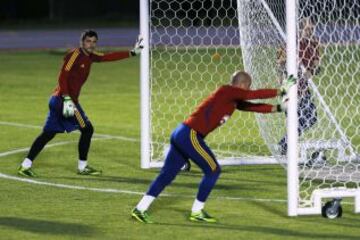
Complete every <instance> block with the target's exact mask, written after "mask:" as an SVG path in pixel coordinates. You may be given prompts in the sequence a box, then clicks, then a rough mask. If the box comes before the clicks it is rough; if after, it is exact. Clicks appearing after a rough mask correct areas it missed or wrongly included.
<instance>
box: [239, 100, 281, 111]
mask: <svg viewBox="0 0 360 240" xmlns="http://www.w3.org/2000/svg"><path fill="white" fill-rule="evenodd" d="M236 108H237V109H238V110H240V111H246V112H257V113H275V112H285V111H286V104H285V102H283V103H281V104H277V105H272V104H266V103H251V102H247V101H241V102H238V103H237V105H236Z"/></svg>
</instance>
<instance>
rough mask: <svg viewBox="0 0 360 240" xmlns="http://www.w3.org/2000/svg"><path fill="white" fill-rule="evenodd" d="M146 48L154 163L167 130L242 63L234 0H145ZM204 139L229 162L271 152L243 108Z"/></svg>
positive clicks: (160, 154)
mask: <svg viewBox="0 0 360 240" xmlns="http://www.w3.org/2000/svg"><path fill="white" fill-rule="evenodd" d="M150 51H151V61H150V63H151V64H150V72H151V74H150V75H151V83H150V84H151V163H158V162H161V161H163V159H164V151H165V150H166V148H167V144H169V137H170V134H171V131H172V130H173V129H174V128H175V127H176V126H177V125H178V124H179V123H180V122H182V121H183V120H185V118H186V117H187V116H188V115H189V114H191V112H192V111H193V110H195V108H196V106H197V105H198V104H199V103H200V102H201V100H202V99H203V98H205V97H206V96H207V95H209V94H210V93H211V92H212V91H214V90H215V89H216V88H217V87H219V86H220V85H222V84H227V83H228V81H229V79H230V76H231V74H232V73H233V72H234V71H235V70H238V69H242V68H243V64H242V58H241V48H240V36H239V27H238V17H237V9H236V1H232V0H221V1H214V0H205V1H204V0H191V1H190V0H182V1H179V0H151V1H150ZM273 87H274V86H273ZM206 141H207V143H208V144H209V146H210V147H211V148H212V149H213V151H214V152H215V154H216V156H217V158H218V159H224V160H229V161H231V162H232V163H235V164H236V163H241V160H244V159H246V160H251V159H253V160H259V157H264V156H265V157H267V156H271V154H270V152H269V150H268V148H267V146H266V144H265V143H264V141H263V139H262V137H261V135H260V133H259V129H258V126H257V123H256V120H255V118H254V115H253V114H249V113H235V114H234V115H233V116H232V118H231V120H230V121H228V122H227V123H226V124H224V125H223V126H222V127H220V128H219V129H218V130H216V131H215V132H213V133H212V134H210V135H209V136H208V137H207V138H206ZM261 159H262V158H261Z"/></svg>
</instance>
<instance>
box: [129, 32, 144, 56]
mask: <svg viewBox="0 0 360 240" xmlns="http://www.w3.org/2000/svg"><path fill="white" fill-rule="evenodd" d="M143 48H144V43H143V38H142V37H140V36H139V37H138V39H137V40H136V43H135V46H134V48H133V49H132V50H131V51H130V53H131V56H137V55H140V53H141V50H142V49H143Z"/></svg>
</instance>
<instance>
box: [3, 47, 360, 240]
mask: <svg viewBox="0 0 360 240" xmlns="http://www.w3.org/2000/svg"><path fill="white" fill-rule="evenodd" d="M61 61H62V56H60V55H54V54H48V53H47V52H18V53H2V54H0V62H1V64H0V72H1V75H0V103H1V105H0V106H1V107H0V121H6V122H15V123H21V124H30V125H36V126H41V125H42V124H43V122H44V120H45V116H46V113H47V101H48V98H49V95H50V94H51V91H52V89H53V88H54V87H55V85H56V81H57V74H58V69H59V65H60V63H61ZM233 66H234V67H235V66H237V64H234V65H233ZM214 67H215V69H216V66H214ZM225 70H226V69H225ZM225 70H222V71H225ZM138 72H139V69H138V58H132V59H128V60H125V61H122V62H115V63H106V64H94V65H93V69H92V73H91V75H90V77H89V80H88V82H87V83H86V85H85V87H84V88H83V91H82V95H81V103H82V105H83V107H84V109H85V110H86V112H87V114H88V116H89V118H90V119H91V120H92V122H93V124H94V126H95V131H96V133H103V134H111V135H118V136H125V137H129V138H134V139H139V136H140V129H139V124H140V116H139V112H140V110H139V75H138ZM223 76H225V75H223ZM222 80H223V81H226V79H225V77H224V78H223V79H222ZM194 105H195V103H194ZM230 122H231V121H230ZM230 122H229V123H230ZM39 131H40V130H39V129H33V128H24V127H15V126H7V125H0V152H5V151H9V150H14V149H18V148H24V147H28V146H29V145H30V144H31V143H32V141H33V140H34V138H35V137H36V136H37V135H38V134H39ZM254 134H255V135H256V136H257V134H258V133H257V132H254ZM78 136H79V135H78V134H69V135H64V134H63V135H58V136H57V137H56V138H55V139H54V140H53V141H52V142H51V143H54V142H60V141H77V139H78ZM139 150H140V143H139V142H138V141H135V142H131V141H122V140H119V139H112V140H97V141H94V142H93V144H92V148H91V152H90V155H89V159H90V162H91V164H92V165H93V166H94V167H98V168H101V169H103V170H104V175H103V176H101V177H83V176H78V175H76V174H75V173H76V164H77V151H76V143H75V142H74V143H70V144H68V145H62V146H57V147H52V148H48V149H45V150H44V151H43V152H42V153H41V154H40V155H39V157H38V158H37V159H36V161H35V164H34V167H35V170H36V172H37V173H38V174H39V175H40V178H39V179H37V180H39V181H43V182H50V183H58V184H68V185H74V186H84V187H93V188H101V189H108V188H111V189H118V190H128V191H133V192H144V191H146V190H147V188H148V185H149V184H150V182H151V181H152V179H154V177H155V176H156V175H157V173H158V170H157V169H151V170H142V169H140V167H139V166H140V152H139ZM24 156H25V153H24V152H23V153H17V154H13V155H9V156H6V157H1V158H0V172H1V173H3V174H8V175H12V176H13V175H14V176H15V175H16V168H17V167H18V165H19V164H20V162H21V161H22V159H23V158H24ZM200 179H201V172H200V171H199V169H197V168H196V167H194V170H193V171H192V172H190V173H182V174H180V175H179V176H178V177H177V179H176V180H175V182H174V183H173V184H172V185H171V186H170V187H168V188H167V189H166V191H165V193H167V194H170V195H171V196H167V197H166V196H164V197H160V198H159V199H158V200H157V201H156V202H155V203H154V205H153V206H152V208H151V210H150V213H151V215H152V217H153V220H155V221H156V224H154V225H143V224H139V223H137V222H134V221H133V220H132V219H131V218H130V211H131V209H132V208H133V207H134V206H135V204H136V203H137V202H138V200H139V199H140V197H141V195H136V194H128V193H104V192H94V191H89V190H74V189H63V188H55V187H52V186H43V185H35V184H31V183H26V182H19V181H14V180H9V179H3V178H1V179H0V239H4V240H5V239H6V240H8V239H36V240H38V239H159V240H161V239H170V238H171V239H358V236H359V235H360V230H359V229H360V223H359V219H360V217H359V216H358V215H355V214H353V213H352V212H353V205H347V204H344V205H343V207H344V211H345V212H344V216H343V218H341V219H336V220H332V221H330V220H327V219H323V218H321V217H320V216H306V217H295V218H289V217H287V216H286V211H287V210H286V209H287V208H286V202H285V199H286V174H285V172H284V170H283V168H281V167H280V166H241V167H239V166H237V167H223V173H222V176H221V177H220V179H219V182H218V184H217V186H216V188H215V189H214V191H213V193H212V195H211V197H210V199H209V201H208V203H207V205H206V208H207V210H208V211H209V213H211V214H212V215H214V216H216V217H217V218H218V219H219V221H220V222H219V223H218V224H213V225H211V224H194V223H190V222H189V221H188V220H187V216H188V214H189V209H190V208H191V204H192V201H193V197H194V195H195V194H196V191H197V185H198V183H199V181H200ZM231 198H234V199H231ZM256 199H258V200H256ZM259 199H266V200H267V201H260V200H259ZM277 200H280V201H277Z"/></svg>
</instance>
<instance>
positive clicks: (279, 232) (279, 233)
mask: <svg viewBox="0 0 360 240" xmlns="http://www.w3.org/2000/svg"><path fill="white" fill-rule="evenodd" d="M155 224H157V225H161V226H169V227H174V231H175V228H176V227H181V228H184V227H188V228H199V229H203V230H204V231H205V233H206V231H207V230H208V229H214V230H224V231H227V232H228V231H238V232H243V233H245V232H250V233H256V234H258V238H259V239H261V236H260V235H259V234H261V233H262V234H264V235H263V236H264V237H266V238H269V236H271V235H272V236H274V239H276V237H286V238H290V237H294V239H295V238H296V239H336V240H337V239H342V240H358V239H359V237H358V236H351V235H346V234H344V233H341V234H340V233H339V234H338V233H328V234H327V233H316V232H314V231H309V232H304V230H300V231H296V230H291V229H285V228H282V227H281V226H280V227H279V228H274V227H268V226H251V225H231V224H222V223H216V224H203V223H188V224H173V223H155ZM204 237H205V238H206V235H205V236H204ZM209 237H210V236H209Z"/></svg>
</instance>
